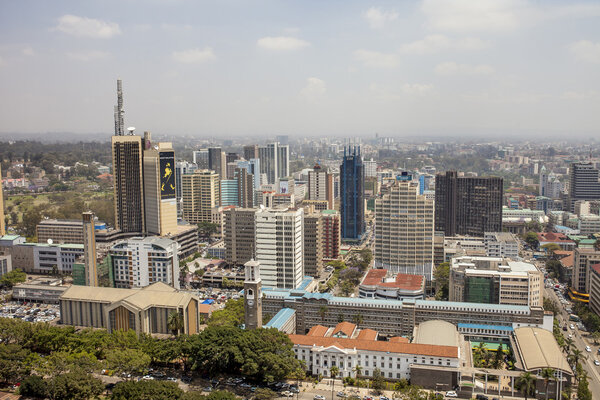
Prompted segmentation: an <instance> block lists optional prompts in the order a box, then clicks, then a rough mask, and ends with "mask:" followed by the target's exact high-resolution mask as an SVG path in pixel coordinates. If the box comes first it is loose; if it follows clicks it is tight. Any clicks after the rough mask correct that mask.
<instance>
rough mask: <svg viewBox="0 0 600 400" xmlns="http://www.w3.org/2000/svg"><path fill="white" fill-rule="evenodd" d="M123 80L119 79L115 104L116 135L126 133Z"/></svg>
mask: <svg viewBox="0 0 600 400" xmlns="http://www.w3.org/2000/svg"><path fill="white" fill-rule="evenodd" d="M123 114H125V111H124V110H123V82H122V81H121V80H120V79H117V105H116V106H115V136H123V135H124V134H125V123H124V122H123Z"/></svg>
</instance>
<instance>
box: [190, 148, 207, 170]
mask: <svg viewBox="0 0 600 400" xmlns="http://www.w3.org/2000/svg"><path fill="white" fill-rule="evenodd" d="M208 159H209V157H208V149H200V150H194V151H193V152H192V161H193V163H194V164H196V167H197V168H198V169H210V164H209V161H208Z"/></svg>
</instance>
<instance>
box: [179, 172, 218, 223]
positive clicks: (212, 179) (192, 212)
mask: <svg viewBox="0 0 600 400" xmlns="http://www.w3.org/2000/svg"><path fill="white" fill-rule="evenodd" d="M181 186H182V188H181V197H182V200H183V207H182V215H183V219H184V220H186V221H187V222H189V223H190V224H197V223H199V222H211V220H212V215H211V210H212V209H213V208H214V207H219V206H220V204H221V183H220V179H219V175H218V174H217V173H216V172H215V171H211V170H208V169H203V170H196V171H194V173H193V174H188V175H183V176H182V177H181Z"/></svg>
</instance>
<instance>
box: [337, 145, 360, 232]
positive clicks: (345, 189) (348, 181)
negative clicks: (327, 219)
mask: <svg viewBox="0 0 600 400" xmlns="http://www.w3.org/2000/svg"><path fill="white" fill-rule="evenodd" d="M364 182H365V176H364V170H363V164H362V158H361V156H360V147H354V148H353V149H352V148H350V147H348V149H346V148H344V159H343V161H342V165H341V166H340V197H341V201H340V213H341V235H342V240H359V239H360V238H361V237H362V235H363V233H364V232H365V198H364V196H365V193H364Z"/></svg>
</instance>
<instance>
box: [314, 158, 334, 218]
mask: <svg viewBox="0 0 600 400" xmlns="http://www.w3.org/2000/svg"><path fill="white" fill-rule="evenodd" d="M308 200H325V201H327V209H328V210H333V208H334V205H335V204H334V202H333V174H330V173H329V171H327V169H323V168H321V166H320V165H315V167H314V168H313V170H312V171H309V172H308Z"/></svg>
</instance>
